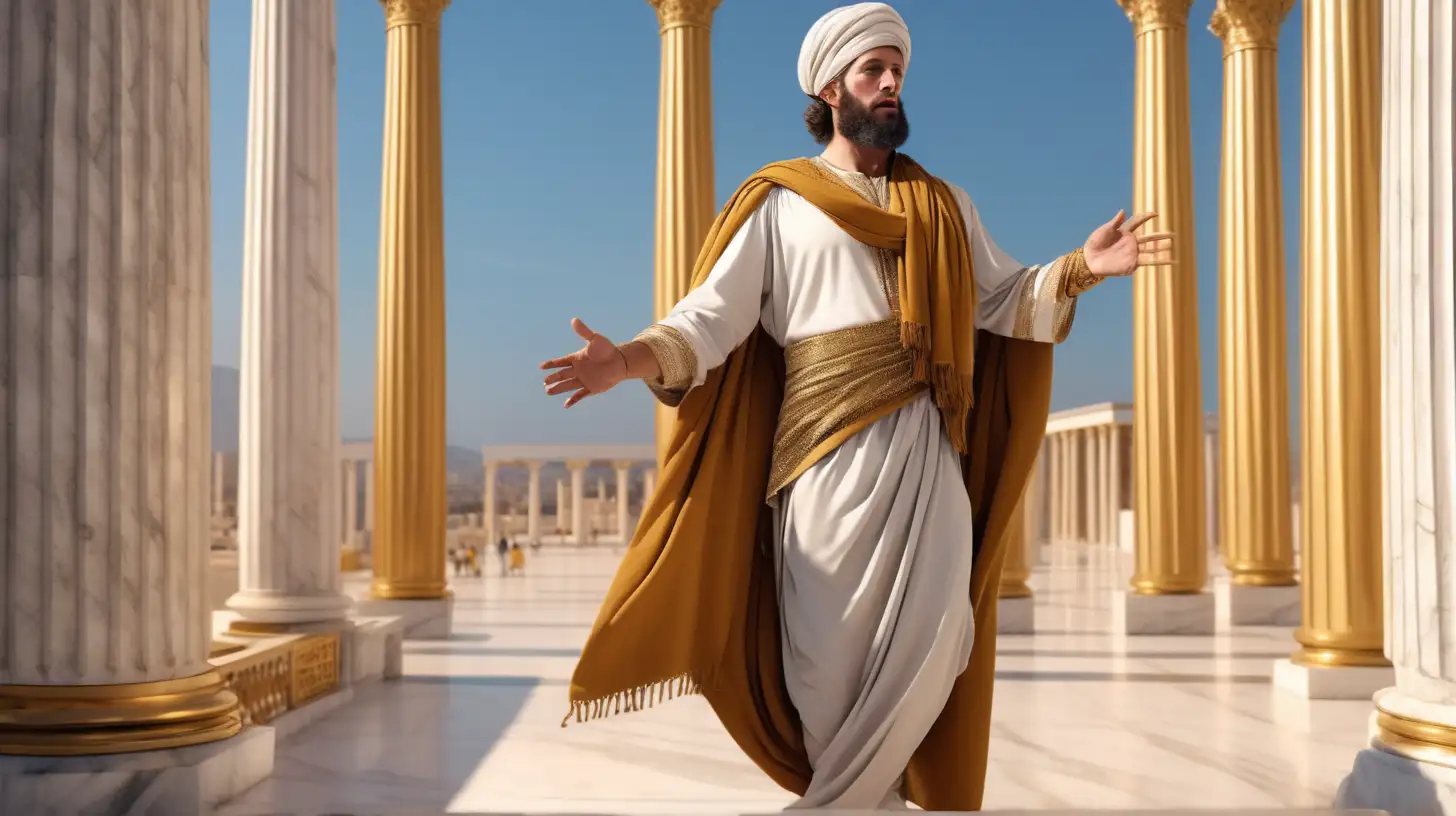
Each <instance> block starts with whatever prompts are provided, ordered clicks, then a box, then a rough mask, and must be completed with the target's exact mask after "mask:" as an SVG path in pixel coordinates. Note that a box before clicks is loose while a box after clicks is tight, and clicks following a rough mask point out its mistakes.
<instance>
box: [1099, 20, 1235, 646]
mask: <svg viewBox="0 0 1456 816" xmlns="http://www.w3.org/2000/svg"><path fill="white" fill-rule="evenodd" d="M1118 2H1119V4H1120V5H1121V6H1122V8H1123V10H1124V11H1125V12H1127V16H1128V19H1129V20H1130V21H1131V22H1132V24H1133V31H1134V37H1135V42H1136V46H1137V68H1136V83H1135V88H1136V92H1135V105H1136V114H1135V123H1134V136H1133V140H1134V143H1133V201H1132V209H1133V211H1134V212H1148V211H1151V212H1155V213H1157V218H1156V219H1154V220H1153V221H1152V223H1151V225H1150V226H1149V229H1152V230H1157V231H1170V232H1174V233H1176V234H1177V236H1178V245H1179V251H1178V252H1177V253H1176V260H1177V263H1176V264H1174V265H1173V266H1171V267H1166V268H1163V269H1158V270H1154V271H1153V272H1151V273H1150V274H1143V275H1139V276H1138V277H1137V280H1136V281H1135V282H1134V284H1133V324H1134V330H1133V395H1134V396H1133V401H1134V413H1133V451H1134V453H1133V456H1134V459H1133V464H1134V468H1133V472H1134V477H1133V496H1134V500H1133V504H1134V507H1136V509H1137V512H1136V515H1135V540H1136V544H1135V558H1136V568H1135V570H1134V572H1133V576H1132V579H1131V581H1130V591H1129V592H1118V593H1117V596H1116V597H1115V598H1114V603H1115V604H1116V607H1117V610H1116V611H1117V613H1118V614H1115V615H1114V624H1115V626H1116V628H1118V629H1121V630H1123V631H1124V632H1126V633H1128V634H1163V633H1168V632H1172V631H1176V632H1179V633H1182V634H1194V633H1199V632H1208V633H1212V631H1213V628H1214V606H1213V596H1212V595H1210V594H1207V593H1204V592H1203V589H1204V584H1205V583H1206V581H1207V577H1208V560H1207V559H1208V554H1207V553H1206V552H1205V551H1204V517H1205V509H1204V501H1205V498H1204V495H1203V484H1204V473H1203V467H1204V458H1203V426H1204V418H1203V409H1202V401H1203V400H1202V388H1201V384H1200V377H1199V356H1198V277H1197V273H1196V269H1195V266H1194V257H1195V253H1194V247H1196V246H1197V240H1196V237H1195V235H1194V219H1193V149H1192V140H1191V138H1190V136H1189V121H1188V120H1189V114H1188V104H1189V103H1188V11H1189V8H1190V7H1191V6H1192V4H1193V0H1118Z"/></svg>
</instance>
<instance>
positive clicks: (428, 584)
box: [369, 578, 455, 601]
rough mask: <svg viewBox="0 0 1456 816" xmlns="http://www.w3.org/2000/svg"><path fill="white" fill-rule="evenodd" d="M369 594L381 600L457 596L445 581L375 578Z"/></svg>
mask: <svg viewBox="0 0 1456 816" xmlns="http://www.w3.org/2000/svg"><path fill="white" fill-rule="evenodd" d="M369 594H370V596H371V597H373V598H374V599H375V600H379V601H441V600H445V599H447V598H453V597H455V593H454V592H453V591H451V589H450V587H449V585H448V584H446V583H445V582H444V581H434V580H430V581H397V580H390V579H388V578H375V579H374V582H373V583H372V584H371V585H370V587H369Z"/></svg>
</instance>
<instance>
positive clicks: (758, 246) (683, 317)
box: [635, 194, 776, 405]
mask: <svg viewBox="0 0 1456 816" xmlns="http://www.w3.org/2000/svg"><path fill="white" fill-rule="evenodd" d="M775 198H776V196H774V195H772V194H770V195H769V196H768V197H767V199H766V200H765V201H764V202H763V203H762V204H761V205H760V206H759V208H758V209H757V210H755V211H754V212H753V214H752V215H750V216H749V217H748V220H747V221H746V222H744V224H743V226H742V227H740V228H739V230H738V232H737V234H735V235H734V236H733V239H732V240H731V241H729V243H728V246H727V248H726V249H724V250H723V254H722V255H720V256H719V257H718V260H717V262H716V263H714V264H713V269H712V271H710V272H709V273H708V278H707V280H705V281H704V282H703V283H702V285H700V286H698V287H697V288H695V289H693V290H692V291H690V292H688V294H687V295H686V296H684V297H683V299H682V300H680V301H678V303H677V305H676V306H674V307H673V309H672V311H671V312H669V313H668V314H667V315H666V316H665V317H663V318H662V319H661V320H659V321H658V322H656V323H654V324H652V325H651V326H649V327H648V328H647V329H645V330H643V331H642V332H641V333H640V334H638V335H637V337H636V338H635V339H637V340H639V341H641V342H642V343H643V344H645V345H646V346H647V347H648V348H649V349H651V350H652V355H653V356H654V357H656V358H657V365H658V367H659V368H660V369H661V370H662V374H661V376H660V377H659V378H658V379H656V380H648V381H647V387H648V388H649V389H651V390H652V393H653V395H655V396H656V397H657V398H658V399H659V400H661V401H662V402H664V403H666V404H667V405H677V404H678V403H679V402H681V401H682V398H683V395H684V394H686V393H687V392H688V391H689V390H691V389H693V388H695V387H697V386H699V385H702V384H703V381H704V380H706V379H707V376H708V372H709V371H712V370H713V369H715V368H717V367H718V366H720V365H722V364H723V362H724V361H725V360H727V359H728V355H729V354H731V353H732V352H733V350H734V349H736V348H738V346H739V345H741V344H742V343H743V341H744V340H746V339H748V335H749V334H750V333H752V331H753V329H754V327H755V326H757V325H758V322H759V319H760V315H761V314H762V311H763V302H764V298H766V297H767V296H768V293H769V286H770V281H771V276H770V270H771V266H770V263H769V259H770V258H771V257H772V247H773V236H774V232H773V223H774V218H773V211H774V208H773V202H774V200H775Z"/></svg>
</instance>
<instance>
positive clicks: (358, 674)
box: [348, 615, 405, 685]
mask: <svg viewBox="0 0 1456 816" xmlns="http://www.w3.org/2000/svg"><path fill="white" fill-rule="evenodd" d="M353 620H354V648H353V652H352V658H353V659H352V661H351V662H350V664H349V672H348V677H349V684H350V685H354V684H357V683H364V682H368V681H371V680H393V679H395V678H397V677H399V676H400V674H402V673H403V667H404V629H405V620H404V618H400V617H373V618H371V617H364V616H362V615H355V616H354V618H353Z"/></svg>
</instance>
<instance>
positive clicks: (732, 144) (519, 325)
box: [211, 0, 1301, 446]
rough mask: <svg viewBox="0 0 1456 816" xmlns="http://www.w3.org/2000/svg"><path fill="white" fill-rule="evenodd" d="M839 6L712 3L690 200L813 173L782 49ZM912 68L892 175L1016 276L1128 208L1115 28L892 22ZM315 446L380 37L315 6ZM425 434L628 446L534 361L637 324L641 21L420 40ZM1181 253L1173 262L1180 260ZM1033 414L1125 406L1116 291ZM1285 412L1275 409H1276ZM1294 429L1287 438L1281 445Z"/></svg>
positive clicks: (1092, 6) (1198, 53)
mask: <svg viewBox="0 0 1456 816" xmlns="http://www.w3.org/2000/svg"><path fill="white" fill-rule="evenodd" d="M842 2H843V0H840V2H834V1H833V0H792V2H789V0H724V2H723V4H722V6H720V8H719V10H718V12H717V15H716V18H715V23H714V29H713V115H714V136H715V150H716V155H715V162H716V165H715V175H716V189H715V191H714V192H715V194H714V198H715V203H717V204H721V203H722V202H723V201H724V200H725V199H726V198H727V196H728V195H729V194H731V193H732V191H733V189H734V188H735V187H736V186H737V185H738V184H739V183H740V182H741V181H742V180H743V179H744V178H745V177H746V176H747V175H749V174H750V173H752V172H753V171H754V170H755V169H757V168H758V167H760V166H762V165H763V164H766V163H768V162H770V161H774V160H777V159H781V158H788V157H792V156H801V155H812V154H814V153H816V152H818V147H817V146H816V145H815V144H814V143H813V141H812V140H811V139H810V138H809V136H808V134H807V133H806V131H805V130H804V126H803V122H802V119H801V114H802V111H803V108H804V101H805V100H804V97H803V94H802V93H801V92H800V91H799V88H798V82H797V80H796V78H795V77H796V73H795V64H796V60H797V58H798V51H799V44H800V42H801V39H802V37H803V34H804V32H805V31H807V30H808V28H809V26H810V25H811V24H812V23H813V22H814V20H815V19H816V18H817V17H818V16H819V15H820V14H822V13H823V12H825V11H827V10H828V9H830V8H832V7H834V6H837V5H842ZM251 5H252V4H251V3H248V2H244V0H219V1H218V2H214V3H213V4H212V29H211V38H212V54H211V66H212V89H213V94H212V163H213V166H212V178H213V276H214V286H213V298H214V304H213V315H214V321H213V354H214V358H215V361H216V362H217V363H218V364H220V365H230V366H236V365H237V364H238V360H239V344H240V331H241V328H240V325H241V323H240V321H241V314H240V312H241V305H240V304H241V291H242V290H241V286H242V283H241V267H242V233H243V190H244V171H245V167H246V155H247V152H246V151H247V139H246V132H247V109H248V67H249V49H250V42H249V37H250V29H251ZM895 6H896V8H897V9H899V10H900V12H901V14H902V15H903V16H904V17H905V20H906V22H907V23H908V24H909V26H910V30H911V37H912V41H913V54H912V60H911V66H910V70H909V72H908V75H907V85H906V90H905V99H906V103H907V104H906V108H907V111H908V112H909V114H910V118H911V123H912V135H911V138H910V141H909V142H908V143H907V144H906V145H905V148H904V150H905V152H906V153H909V154H910V155H913V156H914V157H915V158H916V159H917V160H919V161H920V162H921V163H922V164H925V165H926V166H927V167H928V168H930V169H931V171H932V172H934V173H937V174H938V175H941V176H943V177H945V178H947V179H949V180H951V181H954V182H956V183H958V184H960V185H961V186H963V187H965V188H966V190H967V191H968V192H969V193H970V195H971V197H972V198H973V199H974V200H975V201H976V203H977V206H978V207H979V209H980V210H981V214H982V218H983V219H984V221H985V222H986V224H987V226H988V228H989V229H990V230H991V234H992V236H993V237H994V238H995V240H996V241H997V243H999V244H1000V245H1001V246H1002V247H1003V248H1004V249H1006V250H1007V251H1009V252H1010V253H1011V254H1012V255H1014V256H1015V257H1017V258H1019V259H1020V260H1021V261H1023V262H1025V263H1033V262H1042V261H1047V260H1050V259H1052V258H1054V257H1056V256H1057V255H1060V254H1062V253H1063V252H1067V251H1069V250H1071V249H1073V248H1074V247H1077V246H1080V245H1081V243H1082V241H1083V240H1084V239H1085V238H1086V236H1087V233H1088V232H1090V231H1091V230H1092V229H1093V228H1094V227H1095V226H1096V225H1098V224H1100V223H1102V222H1103V221H1106V220H1107V219H1108V218H1110V217H1111V216H1112V215H1113V214H1114V213H1116V211H1117V210H1118V209H1119V208H1121V207H1130V206H1131V199H1130V196H1131V189H1132V176H1131V171H1132V122H1133V65H1134V61H1133V60H1134V50H1133V37H1132V26H1131V25H1130V24H1129V23H1128V21H1127V18H1126V17H1125V16H1124V15H1123V13H1122V11H1121V9H1120V8H1119V7H1118V5H1117V4H1116V3H1115V2H1114V0H1018V2H1015V3H1008V2H993V1H992V0H956V2H949V0H899V2H897V3H895ZM337 7H338V74H339V100H338V104H339V177H340V180H339V208H340V210H339V243H340V251H339V286H340V297H339V311H340V326H341V334H342V337H341V344H340V346H341V349H342V351H341V360H340V389H341V404H340V423H341V426H342V427H341V432H342V434H343V435H345V436H349V437H359V436H364V437H367V436H369V435H371V434H372V428H373V397H374V372H373V368H374V351H375V321H376V308H377V300H376V290H377V285H378V274H379V267H378V245H379V189H380V186H379V185H380V168H381V162H382V150H383V116H384V56H385V47H384V46H385V40H384V36H385V35H384V14H383V10H382V9H381V7H380V5H379V3H377V2H374V1H373V0H337ZM1213 8H1214V0H1196V2H1195V3H1194V4H1193V13H1192V17H1191V23H1190V32H1189V40H1190V45H1189V62H1190V75H1191V80H1190V81H1191V94H1192V133H1193V169H1194V183H1195V189H1194V197H1195V202H1194V203H1195V208H1196V211H1197V229H1196V235H1195V236H1193V238H1194V240H1196V244H1197V270H1196V273H1197V275H1198V282H1199V286H1198V288H1199V331H1200V334H1201V337H1202V352H1203V353H1202V366H1203V382H1204V394H1203V396H1204V404H1205V406H1206V407H1207V408H1208V409H1209V410H1215V409H1216V407H1217V299H1218V298H1217V261H1218V258H1217V235H1218V233H1217V229H1218V174H1219V147H1220V138H1221V135H1220V119H1221V109H1222V96H1223V94H1222V85H1223V73H1222V47H1221V43H1220V42H1219V41H1218V39H1217V38H1216V37H1214V36H1213V35H1212V34H1211V33H1209V32H1208V31H1207V22H1208V18H1209V15H1210V14H1211V13H1212V12H1213ZM1299 14H1300V10H1298V9H1296V11H1295V13H1294V14H1292V15H1291V17H1290V19H1289V20H1288V21H1287V22H1286V23H1285V26H1284V34H1283V37H1282V40H1281V43H1280V57H1279V62H1280V77H1279V93H1280V112H1281V121H1280V126H1281V138H1282V141H1283V163H1284V164H1283V178H1284V194H1285V237H1286V244H1287V246H1288V248H1289V252H1288V268H1287V278H1288V299H1289V315H1288V318H1289V323H1288V327H1289V334H1290V355H1291V356H1290V363H1291V366H1290V377H1291V380H1292V384H1297V377H1298V365H1297V363H1298V358H1297V339H1298V338H1297V333H1298V328H1299V320H1298V318H1299V312H1298V302H1299V301H1298V294H1299V274H1298V270H1299V266H1298V248H1299V247H1298V244H1299V230H1298V227H1299V165H1298V159H1299V152H1300V151H1299V145H1300V111H1301V96H1300V86H1299V83H1300V73H1301V49H1300V30H1299V29H1300V21H1299ZM441 52H442V58H441V59H442V70H443V78H444V79H443V82H444V88H443V95H444V103H443V128H444V166H445V249H446V261H445V264H446V269H445V275H446V293H447V305H446V311H447V314H446V324H447V325H446V334H447V338H448V344H449V345H448V352H447V353H448V362H447V366H448V378H449V379H448V393H449V398H448V424H447V433H448V437H449V441H450V442H451V443H452V444H457V445H467V446H474V445H480V444H504V443H512V442H522V443H527V442H559V443H571V442H580V443H631V442H647V441H650V440H651V438H652V423H651V400H650V398H649V397H648V396H647V394H646V390H645V389H643V388H641V387H640V386H628V387H624V388H619V389H617V390H615V391H613V392H611V393H610V394H607V395H605V396H601V397H595V398H592V399H589V400H587V401H586V402H584V403H582V404H581V405H579V406H577V407H574V408H572V409H571V410H570V411H563V410H562V409H561V408H560V404H561V403H560V400H559V399H558V398H554V397H547V396H545V395H544V394H543V392H542V389H541V386H540V372H539V371H538V370H537V368H536V365H537V363H538V362H539V361H540V360H542V359H545V358H547V357H552V356H556V355H558V354H560V353H564V352H567V351H571V350H572V349H574V348H575V347H576V345H577V342H576V338H575V336H574V335H573V334H572V333H571V329H570V326H569V321H570V319H571V318H572V317H573V316H580V317H581V318H583V319H584V320H586V321H587V323H588V324H590V325H591V326H592V327H593V328H595V329H596V330H598V331H601V332H603V333H606V334H607V335H608V336H610V337H613V338H614V339H621V340H625V339H628V338H630V336H631V335H633V334H635V333H636V332H637V331H638V330H639V329H641V328H642V327H643V326H645V325H646V324H647V323H648V322H650V320H651V318H652V274H653V271H652V243H653V196H654V185H655V172H656V150H657V145H656V138H657V135H656V133H657V83H658V59H659V40H658V33H657V23H656V17H655V15H654V12H653V10H652V8H651V7H650V6H649V5H648V4H647V3H646V2H644V1H643V0H552V2H549V3H548V2H506V0H454V3H453V4H452V6H451V7H450V8H449V9H448V10H447V11H446V12H445V16H444V23H443V34H442V44H441ZM1185 246H1186V243H1185ZM1082 301H1083V302H1082V304H1081V305H1080V307H1079V309H1078V313H1077V322H1076V326H1075V328H1074V330H1073V333H1072V336H1071V338H1070V339H1069V340H1068V341H1067V343H1065V344H1064V345H1062V346H1061V347H1060V348H1059V350H1058V353H1057V374H1056V382H1055V388H1054V391H1053V405H1052V407H1053V408H1054V409H1059V408H1067V407H1073V406H1076V405H1082V404H1086V403H1090V402H1099V401H1104V400H1129V399H1131V396H1132V328H1131V313H1132V287H1131V284H1130V283H1129V282H1128V281H1112V282H1109V283H1107V284H1104V285H1103V286H1102V287H1100V288H1098V289H1096V290H1094V291H1092V292H1090V293H1088V294H1087V295H1085V296H1084V297H1083V298H1082ZM1294 397H1295V399H1294V400H1293V401H1292V406H1291V409H1292V410H1294V411H1295V412H1296V415H1295V417H1294V418H1295V419H1297V410H1298V404H1299V403H1298V399H1297V397H1298V392H1297V388H1296V389H1294ZM1295 427H1297V425H1296V426H1295Z"/></svg>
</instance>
